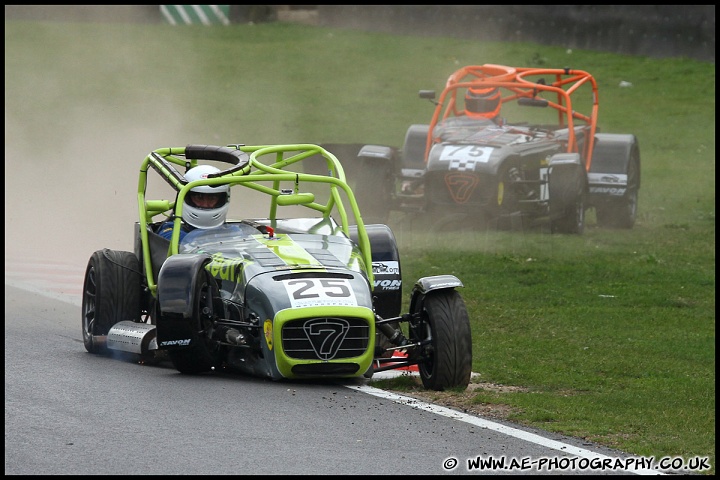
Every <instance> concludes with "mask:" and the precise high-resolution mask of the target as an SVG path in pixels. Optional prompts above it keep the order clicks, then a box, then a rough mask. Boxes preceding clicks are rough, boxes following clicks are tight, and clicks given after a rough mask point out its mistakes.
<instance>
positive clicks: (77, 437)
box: [5, 258, 661, 475]
mask: <svg viewBox="0 0 720 480" xmlns="http://www.w3.org/2000/svg"><path fill="white" fill-rule="evenodd" d="M83 270H84V265H80V266H78V265H77V264H64V263H62V262H59V263H58V262H56V263H53V262H46V261H43V262H36V263H33V262H23V261H18V260H12V259H8V258H6V263H5V299H6V300H5V474H23V475H25V474H45V475H59V474H81V475H105V474H122V475H134V474H138V475H141V474H158V475H162V474H245V475H247V474H287V475H298V474H316V475H326V474H327V475H333V474H355V475H361V474H364V475H378V474H384V475H427V474H429V475H434V474H490V473H491V474H577V475H583V474H607V475H613V474H628V473H635V474H659V473H661V472H660V471H658V470H656V469H655V468H654V466H653V467H651V466H650V465H649V464H647V465H642V464H641V463H640V462H641V461H644V460H646V459H644V458H642V457H633V456H631V455H628V454H626V453H623V452H617V451H612V450H609V449H606V448H604V447H600V446H597V445H592V444H588V443H587V442H584V441H582V440H580V439H573V438H567V437H562V436H559V435H557V434H551V433H547V432H542V431H538V430H532V429H528V428H525V427H520V426H518V425H513V424H510V423H500V422H497V421H494V420H489V419H484V418H482V417H479V416H474V415H467V414H464V413H462V412H460V411H457V410H454V409H450V408H447V407H442V406H438V405H432V404H428V403H424V402H420V401H418V400H416V399H414V398H411V397H406V396H403V395H397V394H394V393H392V392H387V391H384V390H381V389H378V388H375V387H373V386H372V384H371V383H370V382H368V381H367V380H365V379H363V380H357V381H350V382H345V383H322V382H320V383H303V382H273V381H269V380H264V379H257V378H252V377H248V376H244V375H238V374H228V373H216V374H210V375H202V376H185V375H181V374H179V373H178V372H177V371H175V369H174V368H173V367H172V366H171V365H170V364H165V363H161V364H159V365H142V364H139V363H138V362H137V361H136V359H135V358H134V357H130V358H127V357H124V358H112V357H102V356H96V355H92V354H89V353H87V352H86V351H85V348H84V346H83V343H82V334H81V328H80V325H81V323H80V318H81V308H80V306H81V286H82V276H83ZM398 374H400V372H398ZM478 461H483V462H489V461H495V462H505V466H504V467H498V466H497V464H496V465H495V467H489V466H488V465H483V466H480V464H479V463H477V462H478ZM511 462H514V464H513V463H511ZM603 462H604V465H606V466H605V467H604V468H602V469H592V468H591V466H592V465H601V464H602V463H603ZM620 464H622V465H625V466H626V467H628V468H626V469H618V465H620Z"/></svg>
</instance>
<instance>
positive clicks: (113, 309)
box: [82, 249, 141, 353]
mask: <svg viewBox="0 0 720 480" xmlns="http://www.w3.org/2000/svg"><path fill="white" fill-rule="evenodd" d="M140 289H141V273H140V263H139V262H138V259H137V257H136V256H135V254H134V253H131V252H122V251H115V250H108V249H105V250H98V251H96V252H95V253H93V254H92V256H91V257H90V260H89V261H88V264H87V268H86V269H85V279H84V281H83V296H82V333H83V343H84V344H85V349H86V350H87V351H88V352H90V353H101V352H104V351H105V350H106V347H105V342H104V341H102V340H101V338H102V337H105V336H107V334H108V332H109V331H110V328H111V327H112V326H113V325H115V324H116V323H118V322H121V321H123V320H132V321H140V313H141V309H140ZM98 337H99V338H98Z"/></svg>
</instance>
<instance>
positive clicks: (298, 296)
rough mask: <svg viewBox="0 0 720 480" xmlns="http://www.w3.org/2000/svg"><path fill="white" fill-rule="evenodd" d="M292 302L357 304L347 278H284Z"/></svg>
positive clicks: (297, 303)
mask: <svg viewBox="0 0 720 480" xmlns="http://www.w3.org/2000/svg"><path fill="white" fill-rule="evenodd" d="M283 283H284V284H285V288H286V289H287V292H288V295H289V296H290V303H291V305H292V306H293V308H295V307H312V306H318V305H357V299H356V298H355V292H353V291H352V289H351V288H350V281H349V280H348V279H345V278H296V279H293V280H283Z"/></svg>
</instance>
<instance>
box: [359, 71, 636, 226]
mask: <svg viewBox="0 0 720 480" xmlns="http://www.w3.org/2000/svg"><path fill="white" fill-rule="evenodd" d="M419 95H420V98H424V99H428V100H430V101H432V102H433V103H434V104H435V105H436V107H435V111H434V113H433V115H432V118H431V119H430V122H429V123H427V124H415V125H411V126H410V127H409V128H408V130H407V133H406V135H405V141H404V144H403V146H402V148H401V149H397V148H393V147H388V146H381V145H364V146H363V147H362V148H361V149H360V151H359V153H358V156H359V157H360V159H361V160H363V165H372V172H373V173H372V175H368V173H367V172H365V174H364V175H363V178H365V179H369V180H367V181H369V182H372V186H373V188H358V187H356V191H358V192H368V193H367V194H365V195H359V198H358V201H359V202H360V204H361V205H363V207H364V209H365V211H369V212H373V213H375V214H376V215H378V216H379V218H378V220H383V221H385V220H387V218H386V216H387V215H388V213H389V211H390V210H399V211H403V212H417V213H419V214H421V215H423V216H430V218H431V219H432V220H433V222H434V225H435V226H436V227H449V226H450V225H453V226H455V227H457V226H477V225H483V226H490V227H498V228H517V227H521V228H531V227H535V226H543V225H544V226H549V229H550V231H551V232H553V233H568V234H581V233H582V232H583V230H584V226H585V212H586V210H587V209H590V208H594V209H595V213H596V217H597V223H598V225H599V226H601V227H610V228H632V227H633V225H634V223H635V217H636V213H637V202H638V191H639V189H640V148H639V145H638V140H637V138H636V137H635V136H634V135H632V134H613V133H599V132H598V128H597V117H598V89H597V83H596V81H595V79H594V78H593V76H592V75H590V74H589V73H587V72H584V71H582V70H573V69H552V68H516V67H508V66H502V65H488V64H486V65H478V66H466V67H463V68H461V69H459V70H457V71H456V72H454V73H453V74H452V75H450V77H449V78H448V80H447V82H446V84H445V88H444V89H443V90H442V92H441V93H440V96H439V97H437V99H436V93H435V91H433V90H421V91H420V93H419ZM371 177H374V178H371ZM388 179H390V180H388ZM377 185H385V188H384V189H383V190H382V192H378V189H377V188H376V186H377ZM368 187H370V185H368ZM388 206H390V208H388Z"/></svg>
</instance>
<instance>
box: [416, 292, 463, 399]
mask: <svg viewBox="0 0 720 480" xmlns="http://www.w3.org/2000/svg"><path fill="white" fill-rule="evenodd" d="M420 313H421V318H420V320H419V321H417V322H414V323H412V324H411V328H410V338H411V341H412V342H417V341H423V340H427V339H429V340H430V343H429V344H428V345H426V346H425V347H422V350H421V352H419V354H420V356H421V358H422V361H421V362H420V363H419V364H418V370H419V373H420V378H421V379H422V382H423V386H424V387H425V388H427V389H431V390H445V389H448V388H465V387H467V386H468V384H469V383H470V374H471V372H472V336H471V333H470V319H469V317H468V313H467V309H466V307H465V302H464V301H463V299H462V297H461V296H460V294H459V293H458V292H457V291H455V290H438V291H434V292H430V293H428V294H427V295H426V296H425V298H424V299H423V301H422V307H421V312H420ZM416 353H417V352H414V353H413V354H412V355H413V356H414V355H415V354H416Z"/></svg>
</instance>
